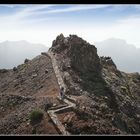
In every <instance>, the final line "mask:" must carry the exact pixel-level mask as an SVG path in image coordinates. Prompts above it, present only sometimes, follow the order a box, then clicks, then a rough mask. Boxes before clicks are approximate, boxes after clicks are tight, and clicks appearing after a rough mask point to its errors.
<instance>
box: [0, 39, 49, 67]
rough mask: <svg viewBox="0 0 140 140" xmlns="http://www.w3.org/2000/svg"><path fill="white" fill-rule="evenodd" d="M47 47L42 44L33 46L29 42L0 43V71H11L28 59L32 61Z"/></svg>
mask: <svg viewBox="0 0 140 140" xmlns="http://www.w3.org/2000/svg"><path fill="white" fill-rule="evenodd" d="M42 51H47V47H46V46H45V45H42V44H32V43H29V42H27V41H24V40H22V41H4V42H2V43H0V69H3V68H5V69H11V68H13V67H14V66H17V65H19V64H22V63H23V62H24V60H25V59H26V58H28V59H32V58H34V57H35V56H37V55H39V54H40V53H41V52H42Z"/></svg>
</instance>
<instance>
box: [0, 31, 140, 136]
mask: <svg viewBox="0 0 140 140" xmlns="http://www.w3.org/2000/svg"><path fill="white" fill-rule="evenodd" d="M49 52H51V54H52V55H50V53H46V52H42V53H41V54H42V55H41V56H38V57H36V58H34V59H33V60H30V61H28V62H27V63H25V64H22V65H19V66H18V67H16V68H15V69H13V70H6V71H5V70H0V105H1V106H0V110H1V112H3V114H1V115H0V117H1V118H2V119H1V121H0V126H1V127H0V133H1V134H8V133H9V134H12V133H14V134H16V133H18V131H17V127H19V126H21V127H22V123H23V120H25V122H26V119H28V118H26V117H25V115H23V114H26V116H28V114H29V113H30V111H31V110H32V108H34V107H35V106H36V107H39V106H43V108H45V105H47V104H46V103H44V102H43V98H44V97H46V96H48V97H54V96H55V97H57V95H58V93H59V87H58V84H59V82H58V83H57V81H58V77H59V78H60V77H61V78H60V81H61V79H62V81H61V84H62V83H64V84H65V85H66V94H67V95H74V96H73V98H75V99H76V108H74V109H73V112H71V114H72V116H71V114H69V113H68V112H67V116H65V115H64V116H65V118H64V123H65V124H66V126H67V128H66V129H67V130H68V131H69V132H71V133H72V134H140V75H139V73H129V74H127V73H124V72H121V71H119V70H118V69H117V67H116V65H115V63H114V62H113V60H112V59H111V58H110V57H101V58H99V56H98V55H97V49H96V47H95V46H94V45H90V44H89V43H88V42H86V41H85V40H83V39H82V38H80V37H78V36H77V35H70V36H69V37H64V35H63V34H60V35H59V36H57V37H56V39H55V40H54V41H53V43H52V47H51V48H50V49H49ZM50 56H53V58H54V60H55V63H52V57H50ZM53 64H54V65H53ZM56 65H57V66H56ZM55 69H56V70H55ZM55 71H57V74H58V75H57V76H56V73H55ZM56 77H57V79H56ZM56 103H57V102H56ZM56 103H55V105H56ZM53 104H54V102H53ZM21 112H22V113H21ZM64 113H65V112H64ZM17 115H18V117H17ZM62 116H63V115H62ZM11 119H12V121H11ZM18 119H19V120H18ZM62 120H63V119H62ZM26 123H27V122H26ZM18 125H19V126H18ZM47 125H48V124H47ZM47 125H46V126H47ZM25 129H26V127H25ZM19 130H20V131H22V129H20V128H19ZM28 130H29V128H28V129H27V131H28ZM45 130H46V129H45ZM47 131H48V130H47ZM28 133H31V132H28Z"/></svg>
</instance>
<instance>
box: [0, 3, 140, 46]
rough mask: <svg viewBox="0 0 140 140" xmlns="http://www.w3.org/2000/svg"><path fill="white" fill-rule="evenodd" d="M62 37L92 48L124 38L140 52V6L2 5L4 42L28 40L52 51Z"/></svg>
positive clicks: (0, 17)
mask: <svg viewBox="0 0 140 140" xmlns="http://www.w3.org/2000/svg"><path fill="white" fill-rule="evenodd" d="M60 33H63V34H64V36H68V35H69V34H77V35H78V36H80V37H82V38H84V39H85V40H87V41H88V42H90V43H92V44H94V42H96V41H102V40H105V39H108V38H112V37H113V38H120V39H125V40H126V41H127V43H130V44H134V45H135V46H136V47H139V48H140V39H139V38H140V5H134V4H133V5H128V4H127V5H107V4H105V5H95V4H94V5H66V4H65V5H60V4H59V5H58V4H57V5H54V4H53V5H44V4H42V5H20V4H18V5H17V4H16V5H13V4H12V5H10V4H9V5H2V4H1V5H0V42H2V41H5V40H10V41H17V40H27V41H30V42H33V43H42V44H45V45H46V46H48V47H50V46H51V44H52V41H53V40H54V39H55V38H56V36H57V35H58V34H60Z"/></svg>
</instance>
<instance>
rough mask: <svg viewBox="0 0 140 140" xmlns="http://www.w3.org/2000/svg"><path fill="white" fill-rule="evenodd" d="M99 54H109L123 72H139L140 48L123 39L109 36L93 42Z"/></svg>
mask: <svg viewBox="0 0 140 140" xmlns="http://www.w3.org/2000/svg"><path fill="white" fill-rule="evenodd" d="M95 46H96V47H97V50H98V55H99V56H111V57H112V59H113V61H114V62H115V64H116V65H117V67H118V69H120V70H121V71H125V72H140V61H139V60H140V49H139V48H136V47H135V46H134V45H132V44H127V42H126V41H125V40H122V39H116V38H111V39H108V40H104V41H102V42H95Z"/></svg>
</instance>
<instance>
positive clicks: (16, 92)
mask: <svg viewBox="0 0 140 140" xmlns="http://www.w3.org/2000/svg"><path fill="white" fill-rule="evenodd" d="M58 91H59V87H58V84H57V79H56V77H55V74H54V71H53V67H52V64H51V59H50V57H49V56H48V55H47V54H46V53H43V55H39V56H37V57H35V58H34V59H33V60H31V61H28V62H27V61H26V63H24V64H22V65H19V66H18V67H17V69H14V70H0V112H1V113H0V134H33V133H37V134H58V132H57V130H56V128H55V127H54V125H53V123H52V122H51V121H50V118H49V116H48V114H47V113H46V112H45V110H44V107H45V105H46V104H48V103H54V104H60V103H59V102H58V101H57V99H56V98H55V96H57V95H58ZM34 109H39V110H41V111H42V112H43V113H44V116H43V120H42V121H41V122H40V123H38V124H35V125H32V124H30V119H29V116H30V114H31V112H32V111H33V110H34ZM35 131H36V132H35Z"/></svg>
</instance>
